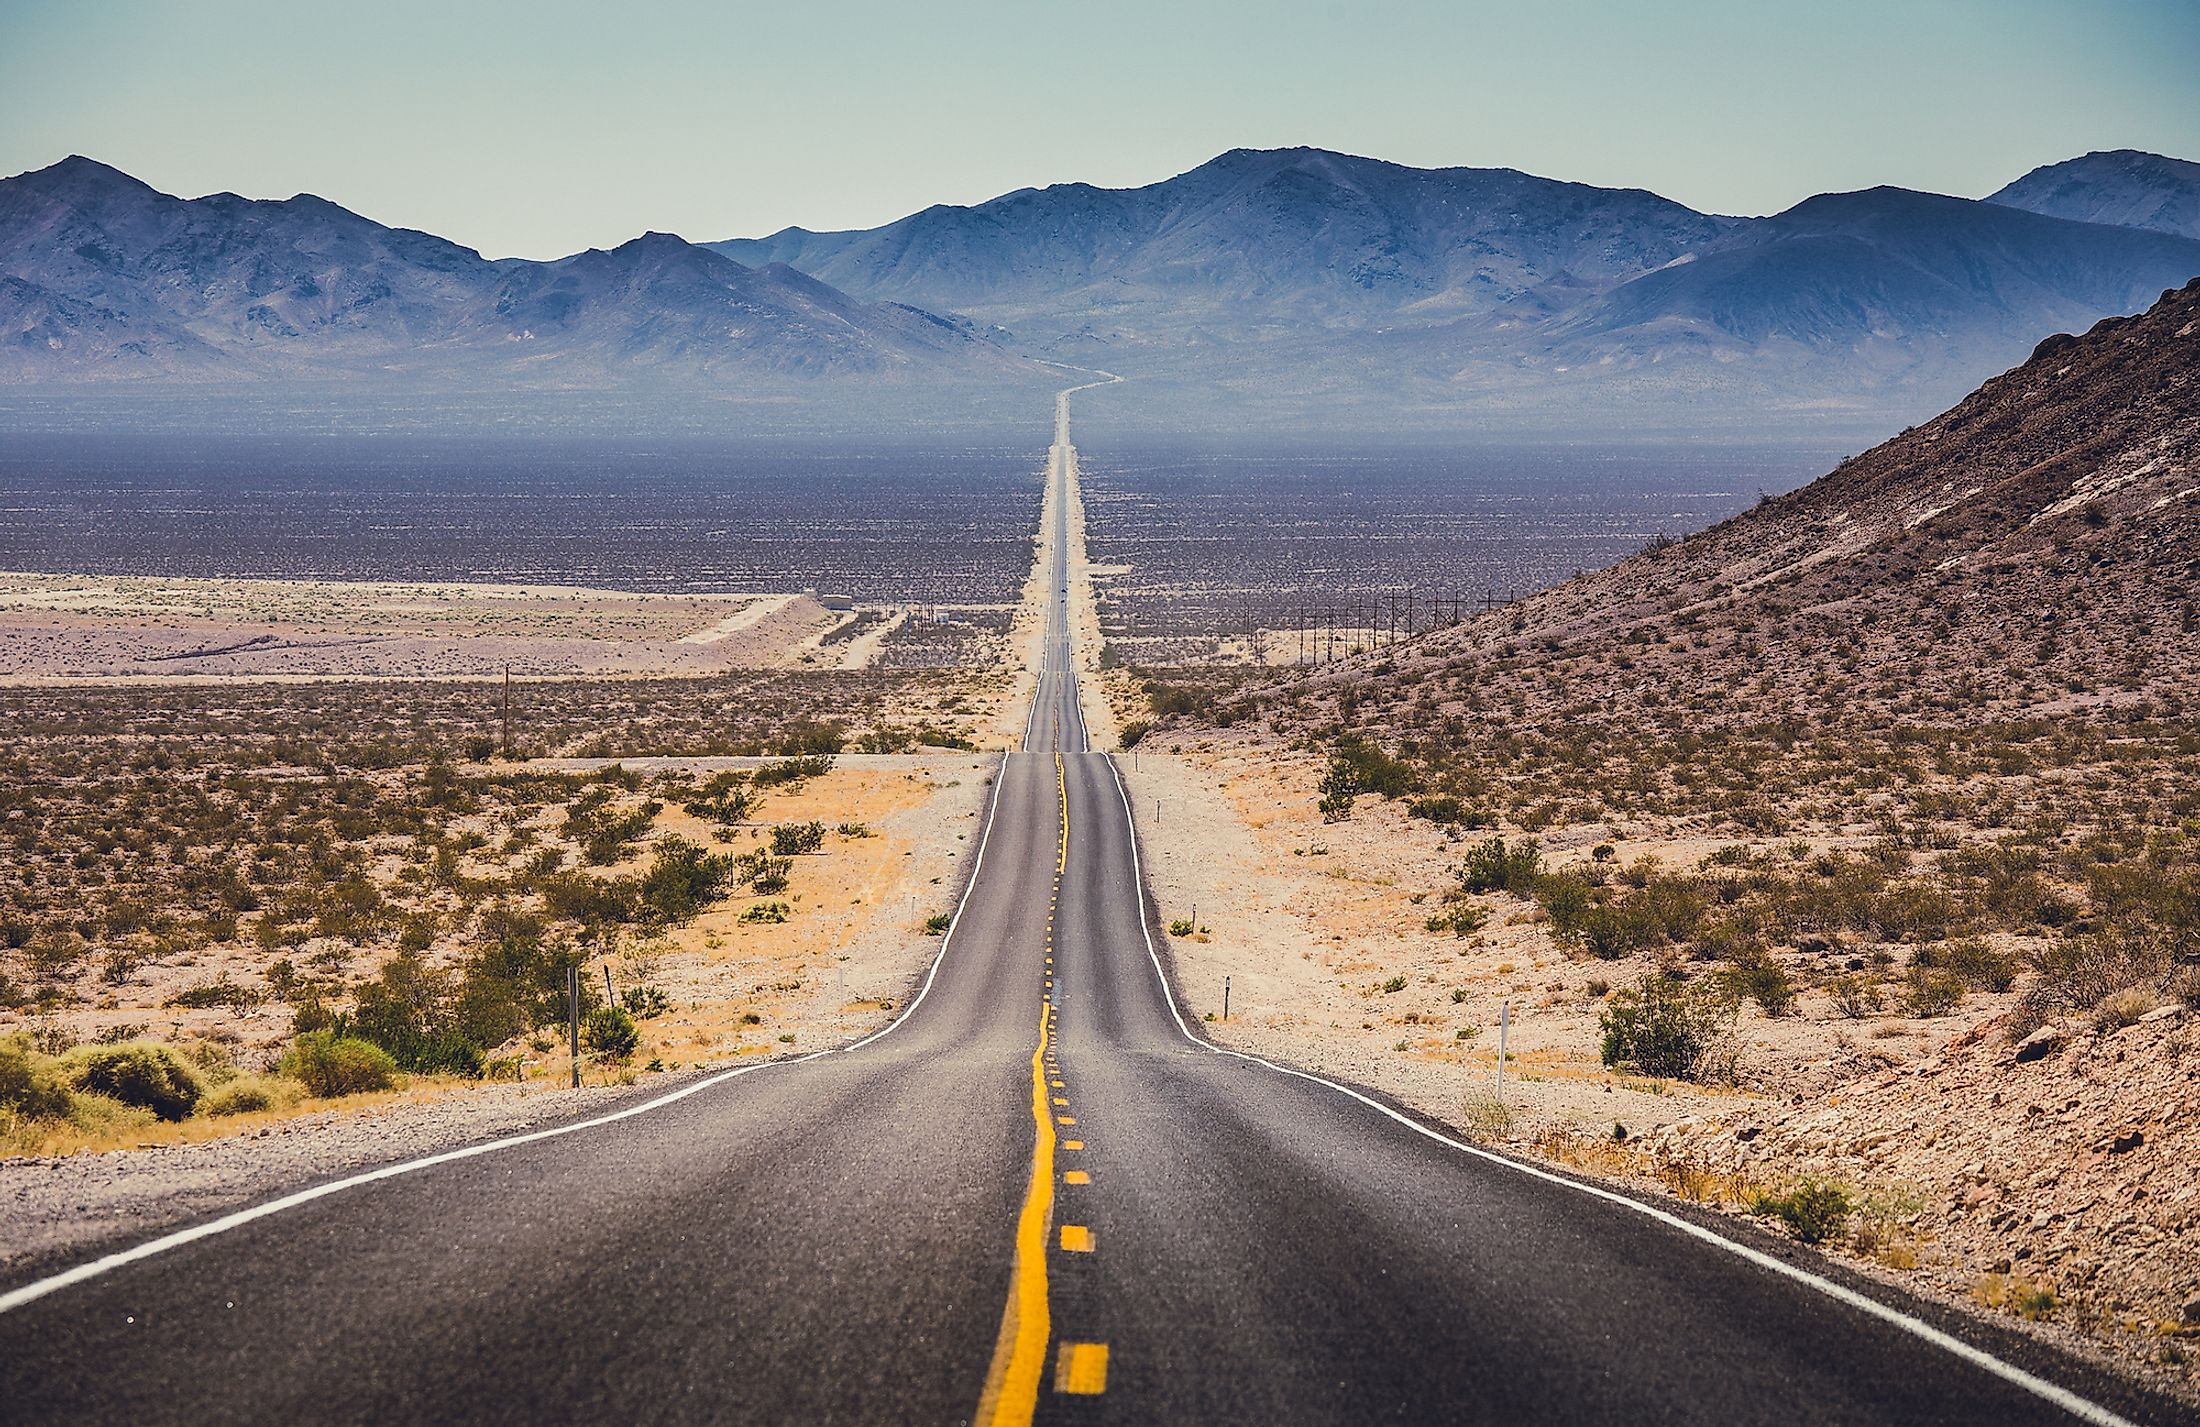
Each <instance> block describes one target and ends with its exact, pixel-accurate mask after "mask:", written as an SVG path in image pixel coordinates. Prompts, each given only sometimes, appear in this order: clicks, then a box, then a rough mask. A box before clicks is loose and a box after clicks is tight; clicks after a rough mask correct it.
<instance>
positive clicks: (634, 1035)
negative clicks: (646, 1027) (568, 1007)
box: [581, 1006, 642, 1060]
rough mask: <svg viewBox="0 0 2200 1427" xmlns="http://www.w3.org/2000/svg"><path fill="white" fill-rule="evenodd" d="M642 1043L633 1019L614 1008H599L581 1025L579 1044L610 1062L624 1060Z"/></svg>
mask: <svg viewBox="0 0 2200 1427" xmlns="http://www.w3.org/2000/svg"><path fill="white" fill-rule="evenodd" d="M641 1043H642V1033H641V1030H640V1028H638V1027H637V1026H636V1025H635V1024H634V1018H633V1017H632V1016H630V1015H628V1014H627V1013H626V1012H624V1011H622V1010H620V1009H619V1008H618V1007H616V1006H599V1007H598V1008H596V1009H595V1010H593V1011H590V1012H589V1013H588V1019H587V1020H586V1021H585V1022H583V1023H582V1025H581V1044H582V1045H585V1046H587V1047H588V1048H589V1049H590V1050H592V1051H594V1052H595V1053H596V1054H598V1055H601V1056H605V1057H607V1058H609V1059H611V1060H624V1059H626V1058H627V1057H628V1056H630V1055H632V1054H634V1050H635V1047H637V1046H639V1045H640V1044H641Z"/></svg>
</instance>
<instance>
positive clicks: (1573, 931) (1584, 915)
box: [1455, 843, 1597, 942]
mask: <svg viewBox="0 0 2200 1427" xmlns="http://www.w3.org/2000/svg"><path fill="white" fill-rule="evenodd" d="M1483 846H1484V847H1487V846H1488V844H1487V843H1485V844H1483ZM1479 851H1480V849H1479V848H1478V849H1476V852H1479ZM1468 855H1469V856H1470V857H1472V856H1474V855H1475V854H1474V853H1469V854H1468ZM1503 860H1504V859H1502V858H1493V859H1491V864H1490V866H1488V867H1485V868H1483V869H1480V870H1479V871H1477V872H1476V873H1475V874H1474V876H1473V881H1477V882H1481V881H1488V880H1490V877H1491V876H1492V875H1494V876H1496V877H1497V878H1498V879H1500V880H1505V879H1507V878H1508V877H1509V874H1508V873H1507V872H1506V871H1505V870H1504V868H1503V866H1502V863H1503ZM1455 875H1457V876H1458V877H1459V879H1460V884H1461V887H1462V889H1467V888H1469V887H1471V883H1470V882H1469V880H1468V879H1469V873H1468V871H1467V869H1466V868H1465V867H1463V866H1462V868H1461V869H1460V870H1459V871H1458V872H1457V873H1456V874H1455ZM1534 893H1535V900H1536V905H1538V906H1540V907H1542V908H1543V914H1544V915H1545V916H1547V917H1549V918H1550V919H1551V934H1552V935H1553V936H1555V937H1557V938H1558V939H1559V940H1560V941H1564V942H1575V941H1577V940H1578V939H1579V937H1580V935H1581V929H1582V925H1583V923H1585V922H1586V921H1587V920H1588V919H1589V914H1590V913H1591V912H1592V911H1595V910H1596V909H1597V903H1596V889H1594V888H1593V887H1591V886H1590V885H1589V882H1588V879H1587V878H1585V877H1583V876H1582V875H1581V874H1580V873H1578V872H1550V873H1545V874H1543V875H1542V876H1540V877H1537V878H1536V879H1535V882H1534Z"/></svg>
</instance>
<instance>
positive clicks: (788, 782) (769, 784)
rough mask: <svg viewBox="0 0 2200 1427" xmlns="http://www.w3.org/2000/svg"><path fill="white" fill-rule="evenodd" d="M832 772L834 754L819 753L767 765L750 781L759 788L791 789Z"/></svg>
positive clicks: (784, 759) (758, 770) (757, 771)
mask: <svg viewBox="0 0 2200 1427" xmlns="http://www.w3.org/2000/svg"><path fill="white" fill-rule="evenodd" d="M835 751H837V750H835ZM832 771H833V758H832V754H831V753H819V754H813V755H811V756H808V757H802V758H783V759H781V760H780V761H779V762H777V763H767V764H765V765H764V766H763V767H761V768H759V769H757V770H756V772H755V774H754V775H753V776H752V777H751V779H750V781H751V782H752V783H753V784H754V785H755V786H756V787H759V788H779V787H791V786H795V785H799V784H802V783H806V782H808V781H809V780H810V779H812V778H822V777H824V776H825V775H826V774H827V773H830V772H832Z"/></svg>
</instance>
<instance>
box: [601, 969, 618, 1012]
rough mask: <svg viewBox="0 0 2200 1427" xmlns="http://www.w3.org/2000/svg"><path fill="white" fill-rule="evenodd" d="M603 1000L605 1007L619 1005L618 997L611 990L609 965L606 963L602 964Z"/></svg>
mask: <svg viewBox="0 0 2200 1427" xmlns="http://www.w3.org/2000/svg"><path fill="white" fill-rule="evenodd" d="M603 1000H604V1004H605V1005H607V1006H616V1005H618V1004H619V998H618V996H617V995H615V994H614V993H613V992H612V990H611V963H610V962H608V961H607V962H605V963H604V964H603Z"/></svg>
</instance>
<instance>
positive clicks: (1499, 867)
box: [1452, 837, 1543, 897]
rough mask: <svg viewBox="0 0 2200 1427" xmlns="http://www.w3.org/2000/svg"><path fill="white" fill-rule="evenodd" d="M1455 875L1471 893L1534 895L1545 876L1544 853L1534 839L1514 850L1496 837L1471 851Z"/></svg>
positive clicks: (1475, 846)
mask: <svg viewBox="0 0 2200 1427" xmlns="http://www.w3.org/2000/svg"><path fill="white" fill-rule="evenodd" d="M1452 875H1453V876H1455V877H1457V878H1458V879H1459V885H1460V886H1461V887H1464V888H1465V889H1466V890H1467V891H1469V892H1511V893H1514V894H1516V895H1518V896H1522V897H1527V896H1533V895H1534V893H1535V890H1536V884H1537V882H1538V880H1539V879H1540V878H1541V877H1542V875H1543V851H1542V849H1541V848H1540V847H1538V846H1537V845H1536V841H1535V839H1534V838H1532V837H1531V838H1526V839H1524V840H1523V841H1522V842H1521V843H1520V844H1519V845H1518V846H1514V847H1508V846H1506V844H1505V839H1503V838H1501V837H1493V838H1491V839H1489V840H1488V841H1487V842H1478V843H1476V844H1475V845H1474V846H1472V847H1470V848H1468V849H1467V855H1466V856H1465V857H1463V858H1461V859H1460V861H1459V866H1458V867H1457V868H1456V869H1455V870H1454V871H1453V873H1452Z"/></svg>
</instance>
